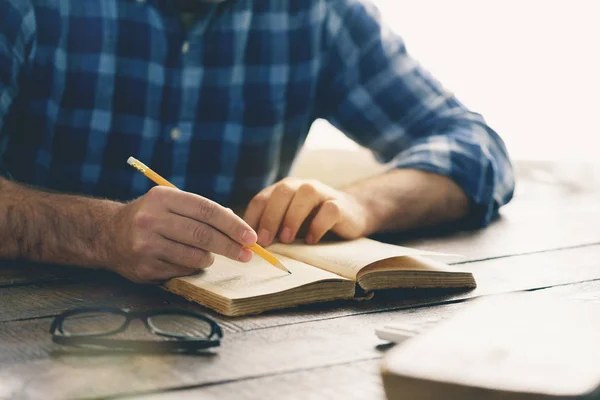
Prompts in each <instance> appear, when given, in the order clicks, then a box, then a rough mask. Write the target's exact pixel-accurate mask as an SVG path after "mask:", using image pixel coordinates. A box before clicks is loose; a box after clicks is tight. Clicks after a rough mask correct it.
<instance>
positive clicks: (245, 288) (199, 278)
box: [167, 255, 347, 300]
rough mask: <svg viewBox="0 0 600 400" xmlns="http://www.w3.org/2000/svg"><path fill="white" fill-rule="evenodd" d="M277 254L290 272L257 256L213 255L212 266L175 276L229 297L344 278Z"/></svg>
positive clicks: (269, 291) (242, 296) (259, 294)
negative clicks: (243, 260) (243, 259)
mask: <svg viewBox="0 0 600 400" xmlns="http://www.w3.org/2000/svg"><path fill="white" fill-rule="evenodd" d="M277 257H278V258H279V260H280V261H281V262H282V263H283V264H284V265H285V266H286V267H287V269H289V270H290V271H291V272H292V273H291V274H288V273H287V272H284V271H281V270H280V269H277V268H275V267H274V266H272V265H271V264H269V263H268V262H266V261H265V260H263V259H262V258H260V257H258V256H256V255H255V256H254V257H253V258H252V261H250V262H249V263H245V264H244V263H240V262H237V261H233V260H230V259H229V258H226V257H223V256H219V255H215V262H214V264H213V265H212V266H211V267H209V268H207V269H205V270H203V271H202V272H200V273H199V274H197V275H192V276H188V277H183V278H175V279H179V280H183V281H186V282H188V283H190V284H192V285H194V286H197V287H200V288H203V289H205V290H208V291H210V292H214V293H216V294H218V295H220V296H223V297H226V298H229V299H232V300H235V299H244V298H250V297H256V296H262V295H267V294H273V293H278V292H283V291H285V290H289V289H293V288H296V287H299V286H304V285H307V284H309V283H314V282H319V281H324V280H344V281H345V280H347V279H345V278H343V277H341V276H337V275H334V274H332V273H330V272H328V271H324V270H322V269H319V268H314V267H311V266H310V265H306V264H304V263H303V262H300V261H297V260H293V259H290V258H287V257H281V256H279V255H277ZM167 286H168V283H167Z"/></svg>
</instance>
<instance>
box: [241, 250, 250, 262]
mask: <svg viewBox="0 0 600 400" xmlns="http://www.w3.org/2000/svg"><path fill="white" fill-rule="evenodd" d="M250 260H252V251H250V250H248V249H242V250H240V254H239V255H238V261H241V262H248V261H250Z"/></svg>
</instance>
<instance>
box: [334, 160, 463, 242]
mask: <svg viewBox="0 0 600 400" xmlns="http://www.w3.org/2000/svg"><path fill="white" fill-rule="evenodd" d="M343 191H344V192H346V193H348V194H350V195H352V196H353V197H354V198H356V199H357V200H358V201H359V202H360V203H361V204H363V205H364V207H365V209H367V210H368V217H367V222H366V233H365V234H366V235H370V234H372V233H376V232H386V231H388V232H389V231H406V230H409V229H413V228H420V227H427V226H434V225H438V224H443V223H448V222H452V221H456V220H459V219H461V218H463V217H464V216H466V215H467V213H468V211H469V200H468V198H467V196H466V195H465V193H464V192H463V190H462V189H461V188H460V187H459V186H458V185H457V184H456V183H455V182H454V181H452V180H451V179H449V178H447V177H445V176H442V175H438V174H433V173H428V172H423V171H419V170H415V169H395V170H392V171H389V172H387V173H384V174H381V175H377V176H374V177H371V178H368V179H365V180H362V181H360V182H357V183H355V184H353V185H350V186H348V187H346V188H344V189H343Z"/></svg>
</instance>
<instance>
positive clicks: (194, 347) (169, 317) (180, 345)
mask: <svg viewBox="0 0 600 400" xmlns="http://www.w3.org/2000/svg"><path fill="white" fill-rule="evenodd" d="M136 319H139V320H141V321H142V322H143V323H144V325H145V327H146V329H147V330H148V331H149V332H150V333H151V334H153V335H157V336H159V337H160V339H162V340H157V339H159V338H156V339H155V340H143V339H142V340H138V339H119V338H108V336H113V335H117V334H119V333H122V332H125V331H126V330H127V328H128V327H129V324H130V322H131V321H133V320H136ZM50 333H51V334H52V341H53V342H54V343H58V344H62V345H67V346H78V347H88V348H89V347H93V348H101V349H118V350H137V351H153V352H154V351H156V352H192V351H198V350H203V349H208V348H211V347H216V346H219V345H220V344H221V340H220V339H221V338H223V331H222V330H221V327H220V326H219V324H217V322H216V321H214V320H212V319H210V318H209V317H207V316H205V315H203V314H200V313H197V312H194V311H191V310H177V309H166V310H143V311H130V310H127V309H120V308H108V307H92V308H78V309H74V310H68V311H65V312H63V313H62V314H60V315H58V316H57V317H56V318H55V319H54V321H53V322H52V326H51V327H50ZM146 333H147V332H146Z"/></svg>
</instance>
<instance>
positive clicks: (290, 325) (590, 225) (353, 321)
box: [0, 171, 600, 400]
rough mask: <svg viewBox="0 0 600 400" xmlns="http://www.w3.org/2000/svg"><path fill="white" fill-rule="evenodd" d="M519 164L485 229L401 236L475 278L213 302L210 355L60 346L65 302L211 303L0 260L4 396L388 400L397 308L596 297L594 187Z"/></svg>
mask: <svg viewBox="0 0 600 400" xmlns="http://www.w3.org/2000/svg"><path fill="white" fill-rule="evenodd" d="M526 172H527V173H526V174H523V176H522V179H521V180H520V181H519V185H518V188H517V195H516V198H515V200H514V202H513V203H511V204H510V205H509V206H507V207H506V208H505V209H504V210H503V213H502V217H501V218H500V219H499V220H498V221H496V222H495V223H494V224H493V225H492V226H490V227H489V228H488V229H485V230H480V231H464V232H454V233H445V234H443V235H437V236H422V237H420V238H412V239H411V240H407V239H406V238H404V239H402V240H401V241H400V242H399V243H400V244H403V245H407V246H414V247H420V248H424V249H429V250H436V251H446V252H453V253H461V254H464V255H466V256H467V258H466V259H465V260H463V261H461V264H462V265H461V267H462V268H464V269H466V270H469V271H472V272H473V273H474V275H475V277H476V279H477V281H478V284H479V286H478V288H477V289H476V290H474V291H472V292H467V293H454V294H439V293H435V292H420V293H412V294H410V295H407V294H406V293H404V294H403V293H397V292H396V293H387V294H384V295H380V296H376V297H375V299H373V300H372V301H364V302H352V301H348V302H336V303H330V304H322V305H315V306H309V307H302V308H298V309H294V310H287V311H280V312H272V313H268V314H265V315H260V316H253V317H244V318H224V317H219V316H216V315H214V314H212V313H210V314H211V315H213V316H214V317H215V318H216V319H217V320H218V321H219V322H220V323H221V325H222V327H223V329H224V331H225V338H224V340H223V343H222V346H221V347H220V348H219V349H218V350H216V351H215V352H214V354H213V355H201V356H197V355H159V354H119V353H117V354H115V353H112V354H111V353H89V352H73V351H68V350H65V349H62V348H61V347H60V346H58V345H55V344H53V343H52V342H51V337H50V335H49V333H48V328H49V325H50V323H51V321H52V318H53V316H54V315H56V314H58V313H59V312H61V311H63V310H65V309H68V308H72V307H82V306H96V305H107V306H117V307H128V308H134V309H136V308H137V309H141V308H152V307H164V306H176V307H187V308H192V309H197V310H202V311H206V310H203V309H202V308H201V307H200V306H197V305H195V304H191V303H188V302H186V301H185V300H182V299H180V298H178V297H176V296H173V295H171V294H169V293H166V292H163V291H162V290H160V289H159V288H156V287H147V286H137V285H134V284H131V283H129V282H126V281H125V280H123V279H121V278H119V277H116V276H113V275H111V274H108V273H103V272H89V271H79V270H74V269H64V268H49V267H42V266H37V267H35V266H18V265H16V264H15V263H11V262H5V263H3V266H2V267H0V293H1V294H0V398H43V399H47V398H99V397H101V398H105V397H110V398H128V397H136V398H140V397H141V398H148V399H150V398H152V399H155V398H156V399H163V398H164V399H166V398H184V399H186V398H190V399H192V398H202V399H213V398H214V399H225V398H235V399H251V398H252V399H254V398H298V399H308V398H311V399H312V398H317V399H319V398H323V399H332V398H343V399H361V400H364V399H379V398H383V397H384V395H383V390H382V386H381V381H380V378H379V373H378V368H379V363H380V360H381V357H382V356H383V355H384V354H385V351H386V349H387V348H389V346H386V345H385V344H384V342H382V341H380V340H378V339H377V337H376V336H375V334H374V328H375V327H377V326H379V325H381V324H384V323H388V322H390V321H393V320H400V319H405V320H408V321H409V322H413V323H421V325H419V326H422V327H423V329H426V328H427V326H429V325H430V324H433V323H435V322H437V321H439V320H441V319H443V318H446V317H448V316H450V315H452V314H453V312H455V311H456V310H458V309H460V308H461V307H463V306H464V305H465V304H466V303H467V302H468V301H469V299H472V298H474V297H477V296H483V295H492V294H496V293H503V292H511V291H521V290H530V291H536V293H539V295H540V296H542V295H544V296H546V295H548V296H561V297H563V298H567V297H579V298H585V299H588V300H590V301H594V300H595V301H600V228H598V227H599V226H600V208H599V207H597V205H598V200H599V198H600V192H598V191H595V190H593V189H589V188H584V187H581V186H578V185H571V184H556V183H551V182H541V181H539V180H536V179H534V176H533V174H531V171H526ZM395 240H399V239H398V238H396V239H395ZM465 334H468V332H466V333H465Z"/></svg>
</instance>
